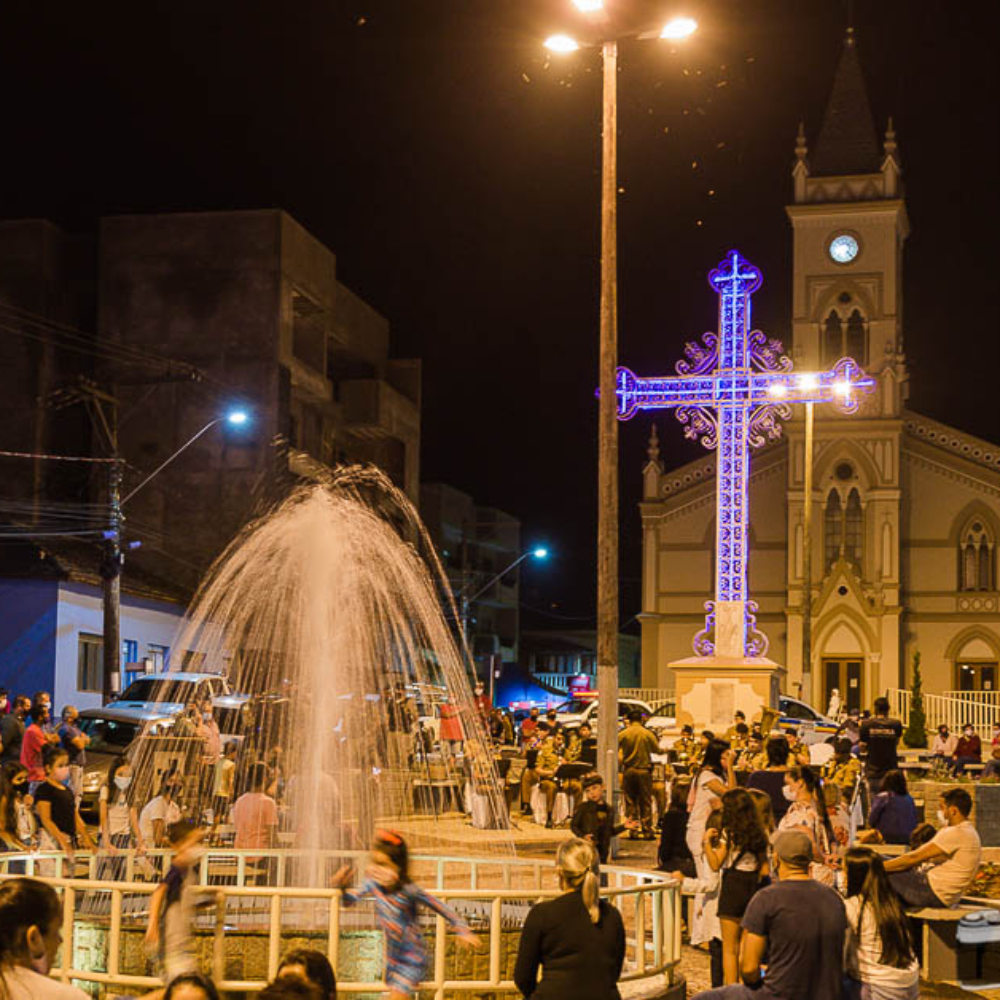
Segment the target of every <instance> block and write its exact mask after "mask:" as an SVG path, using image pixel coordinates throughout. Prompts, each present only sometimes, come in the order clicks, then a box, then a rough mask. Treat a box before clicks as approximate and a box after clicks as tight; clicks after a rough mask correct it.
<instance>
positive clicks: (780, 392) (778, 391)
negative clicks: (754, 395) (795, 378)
mask: <svg viewBox="0 0 1000 1000" xmlns="http://www.w3.org/2000/svg"><path fill="white" fill-rule="evenodd" d="M767 392H768V395H770V396H779V397H780V396H784V395H785V394H786V393H787V392H788V389H786V388H785V386H783V385H782V384H781V383H780V382H775V384H774V385H772V386H771V387H770V388H769V389H768V390H767Z"/></svg>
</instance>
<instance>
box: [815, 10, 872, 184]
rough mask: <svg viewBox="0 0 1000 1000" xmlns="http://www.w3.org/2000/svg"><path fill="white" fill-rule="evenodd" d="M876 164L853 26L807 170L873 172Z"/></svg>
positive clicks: (840, 173) (825, 173) (818, 173)
mask: <svg viewBox="0 0 1000 1000" xmlns="http://www.w3.org/2000/svg"><path fill="white" fill-rule="evenodd" d="M879 165H880V160H879V147H878V137H877V135H876V133H875V123H874V121H873V120H872V112H871V107H870V106H869V104H868V92H867V91H866V89H865V78H864V74H863V73H862V72H861V62H860V60H859V59H858V47H857V44H856V43H855V40H854V29H853V28H848V29H847V38H846V39H845V40H844V49H843V51H842V52H841V54H840V63H839V65H838V66H837V74H836V76H835V77H834V80H833V89H832V90H831V91H830V99H829V101H828V102H827V105H826V113H825V114H824V116H823V125H822V127H821V128H820V131H819V138H818V139H817V140H816V147H815V152H814V153H813V155H812V156H811V157H810V161H809V172H810V174H812V175H813V176H820V177H822V176H831V175H832V176H843V175H850V174H873V173H876V172H877V171H878V169H879Z"/></svg>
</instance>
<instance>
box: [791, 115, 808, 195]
mask: <svg viewBox="0 0 1000 1000" xmlns="http://www.w3.org/2000/svg"><path fill="white" fill-rule="evenodd" d="M808 152H809V149H808V147H807V146H806V125H805V122H799V134H798V135H797V136H796V137H795V166H794V167H792V178H793V183H794V186H795V200H796V201H797V202H801V201H805V200H806V190H807V188H806V181H807V180H808V179H809V163H808V162H807V160H806V156H807V155H808Z"/></svg>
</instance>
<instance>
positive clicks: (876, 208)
mask: <svg viewBox="0 0 1000 1000" xmlns="http://www.w3.org/2000/svg"><path fill="white" fill-rule="evenodd" d="M792 178H793V197H792V204H791V205H789V206H788V208H787V212H788V217H789V219H790V220H791V224H792V235H793V240H794V275H793V279H794V281H793V302H792V343H791V345H790V351H789V354H790V356H791V358H792V360H793V362H794V366H795V369H796V370H797V371H804V372H809V371H818V370H820V369H826V368H829V367H830V366H831V365H832V364H833V363H834V362H836V361H837V360H838V359H839V358H842V357H847V356H850V357H852V358H854V359H855V360H856V361H857V362H858V364H860V365H861V367H862V368H863V369H864V370H865V371H866V372H868V373H869V374H871V375H873V376H874V377H875V379H876V381H877V388H876V390H875V391H874V392H872V393H870V394H868V395H866V396H863V397H862V398H861V399H860V407H859V409H858V410H857V411H856V412H855V413H853V414H851V415H849V416H845V415H843V414H841V413H840V412H839V411H837V410H836V409H835V408H834V407H833V406H832V405H831V404H817V405H816V408H815V434H814V447H813V463H814V465H813V490H812V513H811V529H810V538H811V545H810V551H811V562H812V567H811V569H812V572H811V581H810V584H811V594H812V601H811V603H812V608H811V616H810V617H811V622H812V630H811V635H812V638H811V661H812V670H811V685H810V686H811V690H806V691H803V690H802V689H801V685H802V679H803V662H802V661H803V635H802V632H803V622H804V617H803V610H804V601H803V594H804V593H805V588H806V586H807V583H806V580H805V578H804V576H805V566H804V560H803V552H804V546H803V534H804V525H803V513H804V469H805V448H804V444H805V434H804V428H805V422H804V415H803V412H802V411H803V408H802V407H795V411H796V412H795V413H794V416H793V419H792V420H791V421H789V422H788V423H786V425H785V428H784V438H783V440H780V441H778V442H776V443H774V444H772V445H769V446H767V447H764V448H761V449H759V450H756V451H755V452H754V453H753V456H752V463H751V471H750V560H749V591H750V596H751V598H752V599H753V600H755V601H756V602H757V604H758V606H759V612H758V614H757V625H758V627H759V628H760V629H761V630H762V631H763V632H764V633H765V634H766V635H767V637H768V639H769V641H770V648H769V651H768V653H767V655H768V656H769V657H770V659H772V660H774V661H776V662H777V663H778V664H780V665H782V666H783V667H785V668H786V673H785V676H784V684H783V686H784V689H785V690H786V692H788V693H790V694H793V695H800V694H801V697H803V699H804V700H806V701H808V702H810V703H811V704H812V705H813V706H814V707H817V708H819V709H820V710H824V709H825V708H826V705H827V700H828V698H829V693H830V691H831V690H832V689H833V688H838V689H839V690H840V692H841V695H842V697H843V699H844V701H845V703H846V704H847V706H848V707H852V706H859V707H861V708H867V707H870V706H871V703H872V701H873V699H874V698H876V697H877V696H878V695H880V694H883V693H885V692H886V690H887V689H892V688H904V687H906V686H908V684H909V681H910V678H911V676H912V662H913V657H914V654H915V653H917V652H919V653H920V655H921V668H922V673H923V680H924V686H925V689H926V690H928V691H932V692H936V693H941V692H944V691H954V690H960V691H975V690H982V691H994V690H996V688H997V684H998V682H1000V676H998V664H1000V593H998V591H1000V585H998V583H997V539H998V535H1000V445H997V444H991V443H989V442H987V441H983V440H980V439H978V438H975V437H973V436H971V435H969V434H965V433H963V432H961V431H957V430H955V429H953V428H951V427H948V426H946V425H944V424H942V423H939V422H938V421H936V420H931V419H929V418H927V417H924V416H922V415H921V414H919V413H915V412H913V411H912V410H910V409H909V408H908V407H907V379H908V374H907V366H906V357H905V354H904V342H905V326H904V320H903V317H904V313H903V302H902V288H903V282H902V269H903V257H904V255H903V248H904V244H905V241H906V238H907V234H908V232H909V222H908V220H907V213H906V202H905V199H904V196H903V188H902V182H901V166H900V157H899V153H898V150H897V146H896V136H895V132H894V131H893V126H892V120H891V119H890V120H889V122H888V127H887V129H886V131H885V134H884V139H883V141H882V142H881V143H879V141H878V138H877V135H876V132H875V128H874V124H873V120H872V115H871V111H870V108H869V104H868V99H867V95H866V91H865V85H864V79H863V76H862V72H861V66H860V63H859V60H858V52H857V47H856V45H855V43H854V38H853V34H852V32H850V31H849V32H848V36H847V40H846V43H845V46H844V50H843V53H842V56H841V59H840V64H839V66H838V68H837V73H836V77H835V80H834V85H833V90H832V93H831V96H830V100H829V103H828V105H827V108H826V112H825V116H824V119H823V122H822V126H821V128H820V131H819V134H818V137H817V139H816V142H815V146H814V147H813V148H812V149H810V148H809V146H808V145H807V140H806V134H805V131H804V129H803V128H802V127H800V130H799V135H798V142H797V146H796V149H795V166H794V169H793V171H792ZM788 347H789V345H787V344H786V348H788ZM715 469H716V456H715V454H714V453H706V455H705V456H704V457H703V458H701V459H699V460H696V461H694V462H690V463H688V464H687V465H685V466H683V467H681V468H679V469H674V470H670V471H668V470H665V469H664V468H663V465H662V463H661V462H660V459H659V450H658V444H657V438H656V429H655V427H654V429H653V436H652V438H651V441H650V446H649V461H648V463H647V465H646V467H645V470H644V472H643V477H644V478H643V501H642V504H641V515H642V524H643V596H642V613H641V615H640V621H641V623H642V683H643V685H644V686H647V687H672V686H673V678H672V676H671V671H670V667H669V664H670V663H671V662H673V661H676V660H680V659H683V658H685V657H689V656H691V655H692V649H691V642H692V639H693V637H694V636H695V633H697V632H698V630H699V629H700V628H702V627H703V623H704V617H705V607H704V604H705V601H706V600H708V598H710V597H711V596H712V594H713V580H714V565H713V562H714V550H715Z"/></svg>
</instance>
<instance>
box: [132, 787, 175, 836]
mask: <svg viewBox="0 0 1000 1000" xmlns="http://www.w3.org/2000/svg"><path fill="white" fill-rule="evenodd" d="M180 790H181V777H180V775H178V774H168V775H167V776H166V777H164V779H163V785H162V786H161V788H160V794H159V795H157V796H155V797H154V798H152V799H150V800H149V801H148V802H147V803H146V805H145V806H143V809H142V812H140V813H139V836H138V840H141V841H142V843H143V844H145V845H146V847H165V846H166V843H167V827H168V826H170V824H171V823H176V822H177V821H178V820H179V819H180V818H181V810H180V806H179V805H178V804H177V801H176V800H177V798H178V796H179V793H180Z"/></svg>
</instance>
